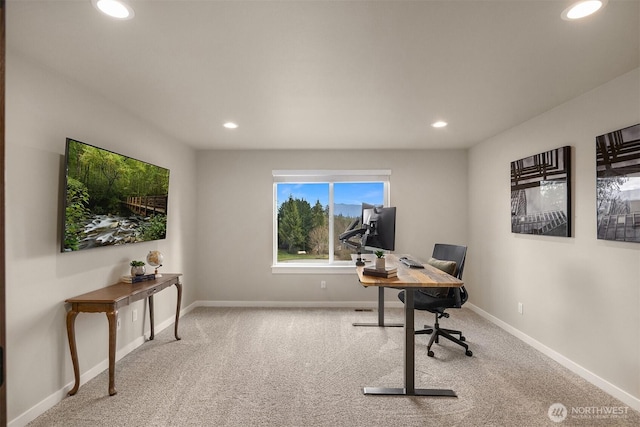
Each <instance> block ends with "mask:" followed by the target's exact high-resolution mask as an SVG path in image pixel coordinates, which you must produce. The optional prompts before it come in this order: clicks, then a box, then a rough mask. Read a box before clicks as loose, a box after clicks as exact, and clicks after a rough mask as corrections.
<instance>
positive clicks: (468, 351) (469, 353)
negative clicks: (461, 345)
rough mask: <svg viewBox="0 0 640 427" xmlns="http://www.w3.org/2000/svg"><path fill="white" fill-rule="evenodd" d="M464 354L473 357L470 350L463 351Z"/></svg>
mask: <svg viewBox="0 0 640 427" xmlns="http://www.w3.org/2000/svg"><path fill="white" fill-rule="evenodd" d="M464 354H466V355H467V356H469V357H471V356H473V352H472V351H471V350H467V351H465V352H464Z"/></svg>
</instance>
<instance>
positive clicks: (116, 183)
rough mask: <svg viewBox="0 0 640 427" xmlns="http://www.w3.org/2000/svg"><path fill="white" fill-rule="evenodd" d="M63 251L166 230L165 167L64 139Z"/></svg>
mask: <svg viewBox="0 0 640 427" xmlns="http://www.w3.org/2000/svg"><path fill="white" fill-rule="evenodd" d="M65 163H66V164H65V197H64V212H63V224H62V235H63V239H62V252H73V251H79V250H83V249H90V248H97V247H103V246H114V245H125V244H128V243H137V242H146V241H150V240H160V239H164V238H166V235H167V200H168V196H169V169H166V168H163V167H160V166H156V165H152V164H150V163H147V162H143V161H140V160H136V159H133V158H131V157H128V156H123V155H121V154H117V153H114V152H111V151H108V150H105V149H103V148H98V147H95V146H93V145H89V144H85V143H83V142H80V141H76V140H74V139H71V138H67V144H66V155H65Z"/></svg>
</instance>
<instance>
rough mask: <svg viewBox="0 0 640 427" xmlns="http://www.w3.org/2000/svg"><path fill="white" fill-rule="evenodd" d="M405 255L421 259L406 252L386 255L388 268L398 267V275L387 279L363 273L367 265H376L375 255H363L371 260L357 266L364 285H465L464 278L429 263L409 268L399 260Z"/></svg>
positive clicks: (392, 286)
mask: <svg viewBox="0 0 640 427" xmlns="http://www.w3.org/2000/svg"><path fill="white" fill-rule="evenodd" d="M403 256H406V257H407V258H411V259H413V260H416V261H420V260H418V259H417V258H415V257H412V256H411V255H406V254H400V255H396V254H387V255H385V259H386V261H385V264H386V266H387V268H389V267H397V268H398V277H391V278H388V279H387V278H383V277H375V276H365V275H364V274H362V271H363V269H364V268H365V267H368V268H372V267H374V265H373V259H374V258H375V255H363V256H362V258H363V259H366V260H369V261H371V262H367V263H365V265H364V267H356V271H357V272H358V279H359V280H360V283H361V284H362V286H384V287H389V288H414V287H415V288H451V287H460V286H462V285H464V282H462V280H460V279H458V278H456V277H453V276H451V275H449V274H447V273H445V272H444V271H442V270H438V269H437V268H435V267H432V266H430V265H429V264H423V265H424V267H425V268H409V267H407V266H406V265H404V264H403V263H401V262H400V261H399V258H400V257H403Z"/></svg>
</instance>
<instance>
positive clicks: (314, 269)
mask: <svg viewBox="0 0 640 427" xmlns="http://www.w3.org/2000/svg"><path fill="white" fill-rule="evenodd" d="M355 272H356V269H355V265H353V264H351V263H349V264H342V265H341V264H334V265H329V264H327V265H317V264H302V263H300V264H274V265H272V266H271V273H273V274H354V273H355Z"/></svg>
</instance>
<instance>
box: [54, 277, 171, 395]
mask: <svg viewBox="0 0 640 427" xmlns="http://www.w3.org/2000/svg"><path fill="white" fill-rule="evenodd" d="M180 276H182V274H170V273H162V277H158V278H156V279H155V280H149V281H145V282H139V283H124V282H121V283H116V284H115V285H111V286H107V287H106V288H102V289H98V290H96V291H93V292H89V293H86V294H82V295H78V296H77V297H73V298H69V299H68V300H66V301H65V302H67V303H69V304H71V309H70V310H69V311H68V312H67V335H68V337H69V349H70V350H71V361H72V362H73V373H74V375H75V380H76V383H75V385H74V386H73V388H72V389H71V390H70V391H69V393H68V394H69V396H73V395H74V394H76V392H77V391H78V388H79V387H80V367H79V366H78V349H77V347H76V332H75V321H76V316H78V313H106V315H107V320H108V321H109V395H110V396H113V395H114V394H116V393H117V391H116V387H115V364H116V334H117V319H118V309H119V308H120V307H125V306H127V305H129V304H131V303H132V302H135V301H139V300H141V299H144V298H149V320H150V323H151V336H150V337H149V339H150V340H152V339H153V338H154V336H155V335H154V330H153V295H154V294H156V293H158V292H160V291H161V290H163V289H165V288H167V287H169V286H172V285H175V286H176V288H177V290H178V303H177V305H176V321H175V337H176V339H177V340H179V339H180V337H179V336H178V319H179V318H180V303H181V300H182V284H181V283H180Z"/></svg>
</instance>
